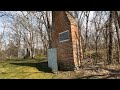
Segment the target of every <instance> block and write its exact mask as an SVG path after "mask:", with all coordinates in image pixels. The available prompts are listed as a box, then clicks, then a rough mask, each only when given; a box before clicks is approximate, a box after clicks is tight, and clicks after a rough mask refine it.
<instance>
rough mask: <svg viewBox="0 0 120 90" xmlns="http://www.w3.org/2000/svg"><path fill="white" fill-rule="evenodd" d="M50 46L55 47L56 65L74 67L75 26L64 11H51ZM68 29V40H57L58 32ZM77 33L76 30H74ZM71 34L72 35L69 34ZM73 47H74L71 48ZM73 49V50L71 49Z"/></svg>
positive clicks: (65, 67) (67, 67) (62, 67)
mask: <svg viewBox="0 0 120 90" xmlns="http://www.w3.org/2000/svg"><path fill="white" fill-rule="evenodd" d="M52 15H53V16H52V18H53V31H52V48H57V56H58V66H59V67H60V69H71V70H72V69H74V67H75V63H76V55H75V54H76V51H75V49H76V46H75V44H76V40H77V38H76V35H75V32H76V31H77V29H78V28H77V26H76V25H75V24H76V23H74V21H72V20H71V18H68V17H69V16H68V15H67V14H66V12H65V11H53V14H52ZM66 30H69V37H70V40H69V41H66V42H59V33H61V32H63V31H66ZM76 33H77V32H76ZM71 35H72V36H71ZM73 47H74V48H73ZM73 49H74V50H73Z"/></svg>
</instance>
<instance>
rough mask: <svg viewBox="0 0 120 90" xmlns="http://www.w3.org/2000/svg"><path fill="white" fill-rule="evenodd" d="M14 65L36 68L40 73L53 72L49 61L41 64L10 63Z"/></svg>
mask: <svg viewBox="0 0 120 90" xmlns="http://www.w3.org/2000/svg"><path fill="white" fill-rule="evenodd" d="M10 64H14V65H19V66H30V67H35V68H37V69H38V70H39V71H43V72H46V73H51V72H52V70H51V69H50V68H49V67H48V63H47V61H44V62H39V63H10Z"/></svg>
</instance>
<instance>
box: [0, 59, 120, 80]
mask: <svg viewBox="0 0 120 90" xmlns="http://www.w3.org/2000/svg"><path fill="white" fill-rule="evenodd" d="M117 78H120V65H107V66H104V65H101V64H99V65H86V66H85V65H84V67H82V68H80V69H79V70H78V71H59V72H58V74H53V73H52V72H51V70H50V69H49V68H48V66H47V61H46V60H45V59H13V60H4V61H0V79H117Z"/></svg>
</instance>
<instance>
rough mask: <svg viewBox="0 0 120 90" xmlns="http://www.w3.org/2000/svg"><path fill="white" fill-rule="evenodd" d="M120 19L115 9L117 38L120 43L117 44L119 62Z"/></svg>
mask: <svg viewBox="0 0 120 90" xmlns="http://www.w3.org/2000/svg"><path fill="white" fill-rule="evenodd" d="M118 19H119V18H118V13H117V11H115V18H114V24H115V28H116V33H117V39H118V45H117V47H118V50H117V54H118V59H117V62H118V63H119V60H120V37H119V29H120V21H119V20H118ZM117 21H118V22H119V23H118V24H117ZM118 25H119V28H118Z"/></svg>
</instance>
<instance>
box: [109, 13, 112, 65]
mask: <svg viewBox="0 0 120 90" xmlns="http://www.w3.org/2000/svg"><path fill="white" fill-rule="evenodd" d="M109 19H110V20H109V46H108V48H109V49H108V55H109V56H108V64H111V63H112V49H113V47H112V46H113V30H112V11H110V18H109Z"/></svg>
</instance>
